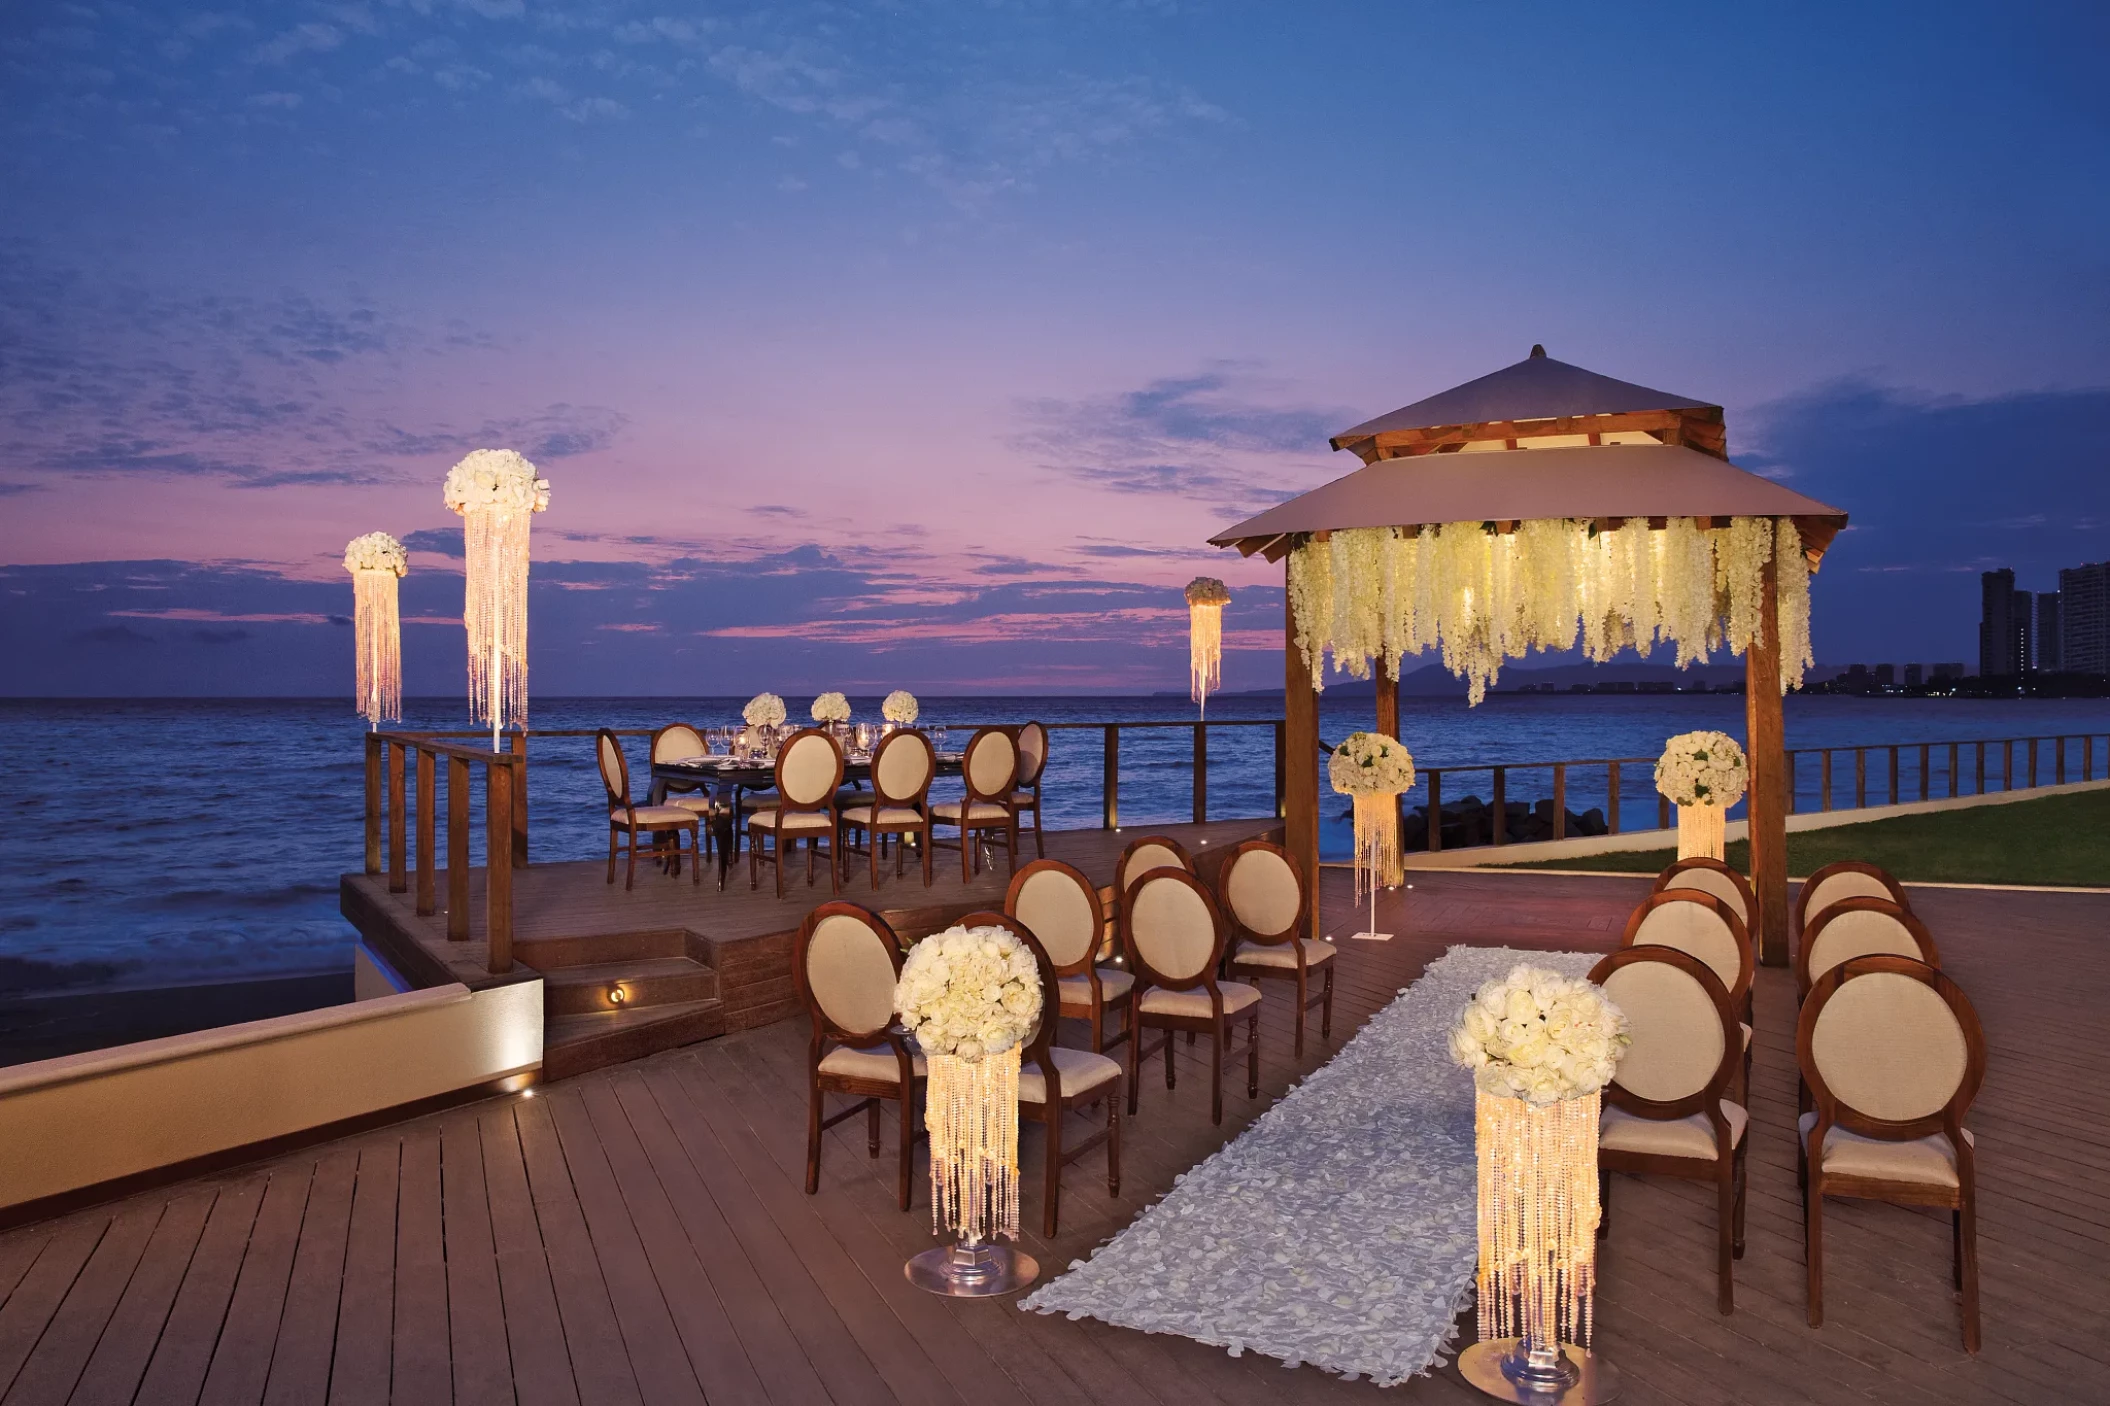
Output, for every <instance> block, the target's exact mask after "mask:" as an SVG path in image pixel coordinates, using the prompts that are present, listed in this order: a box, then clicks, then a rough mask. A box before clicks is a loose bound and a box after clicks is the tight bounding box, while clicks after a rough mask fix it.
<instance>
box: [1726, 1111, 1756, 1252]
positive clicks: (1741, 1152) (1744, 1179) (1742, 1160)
mask: <svg viewBox="0 0 2110 1406" xmlns="http://www.w3.org/2000/svg"><path fill="white" fill-rule="evenodd" d="M1750 1146H1751V1139H1750V1137H1749V1136H1748V1135H1747V1136H1746V1137H1745V1139H1744V1140H1743V1141H1742V1142H1740V1143H1738V1144H1737V1148H1736V1235H1735V1238H1734V1239H1733V1241H1732V1242H1731V1245H1730V1248H1731V1250H1732V1251H1734V1253H1735V1256H1736V1258H1737V1259H1742V1258H1743V1257H1744V1206H1745V1204H1746V1203H1747V1202H1748V1201H1749V1200H1750V1199H1751V1159H1750V1157H1749V1156H1748V1155H1746V1154H1747V1150H1748V1149H1749V1148H1750Z"/></svg>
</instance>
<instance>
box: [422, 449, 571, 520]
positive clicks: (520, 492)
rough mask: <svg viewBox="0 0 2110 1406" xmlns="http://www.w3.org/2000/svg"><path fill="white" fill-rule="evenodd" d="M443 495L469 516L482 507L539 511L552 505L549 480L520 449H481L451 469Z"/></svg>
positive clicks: (452, 504)
mask: <svg viewBox="0 0 2110 1406" xmlns="http://www.w3.org/2000/svg"><path fill="white" fill-rule="evenodd" d="M440 495H441V497H442V498H443V499H445V501H446V504H447V506H448V507H450V508H452V509H453V510H454V511H455V512H458V513H460V514H462V515H463V516H465V517H466V516H467V515H468V514H470V513H471V512H474V511H476V510H477V509H480V508H496V509H499V510H501V511H506V510H515V509H525V510H526V511H528V512H531V513H539V512H544V511H546V510H547V509H548V508H549V480H548V479H546V478H544V477H542V475H541V473H540V472H539V471H538V470H537V469H536V468H535V466H534V465H533V464H531V463H529V462H528V460H527V457H526V456H525V455H523V454H521V453H519V452H518V451H517V450H512V449H477V450H472V451H471V452H470V453H469V454H468V455H467V456H466V457H465V458H463V460H462V461H461V462H460V463H459V464H456V465H455V466H454V467H453V468H451V469H449V470H447V482H446V484H445V485H444V486H443V487H442V488H441V490H440Z"/></svg>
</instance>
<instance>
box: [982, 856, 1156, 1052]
mask: <svg viewBox="0 0 2110 1406" xmlns="http://www.w3.org/2000/svg"><path fill="white" fill-rule="evenodd" d="M1004 912H1005V913H1007V914H1009V915H1010V916H1011V917H1012V918H1014V919H1016V920H1017V921H1018V922H1020V923H1023V924H1024V925H1025V926H1026V927H1027V928H1029V929H1031V931H1032V933H1033V936H1034V937H1035V938H1037V939H1038V940H1039V942H1040V946H1041V949H1042V950H1043V951H1044V952H1046V953H1047V955H1048V961H1049V962H1050V963H1052V964H1053V965H1054V969H1055V979H1056V990H1057V994H1058V996H1059V997H1060V1004H1061V1010H1062V1014H1063V1015H1064V1016H1066V1017H1069V1018H1071V1019H1075V1020H1082V1021H1085V1022H1087V1023H1088V1024H1089V1025H1090V1026H1091V1032H1092V1034H1091V1044H1090V1045H1089V1046H1087V1048H1089V1049H1090V1050H1091V1051H1092V1052H1093V1053H1094V1054H1099V1053H1103V1052H1105V1051H1106V1050H1109V1049H1111V1048H1113V1047H1114V1046H1115V1045H1118V1044H1120V1043H1121V1042H1122V1041H1123V1040H1126V1039H1128V1038H1129V1037H1130V1035H1132V1034H1133V1033H1134V1032H1133V1031H1131V1030H1129V1029H1127V1028H1126V1024H1125V1020H1124V1026H1123V1029H1122V1030H1121V1031H1120V1033H1118V1034H1116V1035H1113V1036H1108V1035H1107V1033H1106V1013H1107V1011H1108V1010H1109V1009H1119V1010H1121V1011H1124V1012H1125V1011H1126V1010H1127V1009H1128V989H1129V988H1130V987H1131V986H1133V985H1135V977H1134V976H1132V975H1131V974H1130V973H1128V972H1127V971H1126V970H1124V969H1122V968H1120V967H1106V966H1101V965H1099V962H1098V955H1099V954H1098V948H1099V942H1100V936H1101V934H1102V933H1103V932H1104V931H1105V929H1106V908H1105V905H1104V904H1103V903H1101V902H1100V900H1099V890H1098V889H1097V888H1095V887H1093V885H1092V881H1091V880H1090V879H1088V878H1086V877H1085V876H1084V875H1083V874H1082V873H1081V872H1079V871H1078V870H1076V869H1074V868H1072V867H1071V866H1069V865H1067V864H1065V863H1063V862H1062V861H1061V860H1059V859H1036V860H1034V861H1033V862H1032V863H1031V864H1028V865H1027V866H1026V867H1025V868H1023V869H1021V870H1019V871H1018V872H1017V873H1016V874H1014V875H1012V876H1011V887H1010V889H1009V890H1008V891H1007V892H1006V893H1005V894H1004ZM1050 1038H1053V1037H1052V1036H1051V1037H1050Z"/></svg>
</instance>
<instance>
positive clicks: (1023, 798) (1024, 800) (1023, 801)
mask: <svg viewBox="0 0 2110 1406" xmlns="http://www.w3.org/2000/svg"><path fill="white" fill-rule="evenodd" d="M1039 799H1040V798H1039V797H1038V796H1036V795H1034V794H1033V793H1032V792H1031V791H1013V792H1012V793H1011V804H1013V805H1015V806H1029V805H1032V804H1033V803H1034V802H1035V801H1037V800H1039Z"/></svg>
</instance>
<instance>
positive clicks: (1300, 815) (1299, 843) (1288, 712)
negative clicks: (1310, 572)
mask: <svg viewBox="0 0 2110 1406" xmlns="http://www.w3.org/2000/svg"><path fill="white" fill-rule="evenodd" d="M1283 574H1284V578H1285V579H1284V583H1283V584H1284V585H1285V587H1286V586H1287V585H1288V581H1287V576H1288V572H1287V571H1286V570H1285V572H1284V573H1283ZM1296 628H1297V627H1296V624H1295V622H1294V621H1293V620H1286V621H1285V622H1284V625H1283V630H1282V661H1283V664H1282V719H1283V733H1284V737H1283V747H1282V750H1283V756H1284V765H1285V767H1286V768H1287V770H1286V773H1285V775H1284V776H1283V778H1282V809H1283V817H1282V826H1283V843H1284V845H1285V847H1286V848H1287V849H1288V850H1289V852H1290V854H1291V855H1292V856H1293V857H1294V858H1295V860H1296V863H1297V867H1298V868H1299V869H1300V870H1301V871H1302V872H1303V874H1304V881H1305V885H1306V888H1307V895H1306V900H1305V903H1306V908H1305V920H1306V922H1307V923H1308V924H1309V928H1308V931H1309V934H1310V935H1311V936H1312V937H1320V936H1323V934H1322V933H1321V932H1320V930H1319V760H1318V759H1319V695H1318V694H1317V693H1315V692H1313V691H1312V686H1311V671H1310V670H1309V669H1307V668H1305V667H1304V654H1303V651H1301V650H1299V649H1298V648H1297V641H1296Z"/></svg>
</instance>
